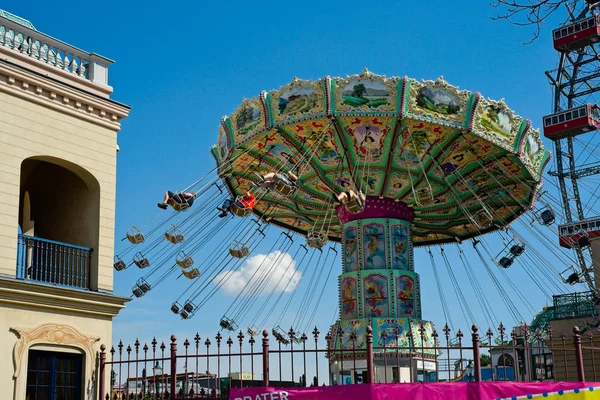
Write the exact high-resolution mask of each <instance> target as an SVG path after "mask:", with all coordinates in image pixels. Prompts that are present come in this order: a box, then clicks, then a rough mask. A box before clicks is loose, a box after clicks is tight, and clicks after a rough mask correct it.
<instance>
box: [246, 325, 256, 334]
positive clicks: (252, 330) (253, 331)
mask: <svg viewBox="0 0 600 400" xmlns="http://www.w3.org/2000/svg"><path fill="white" fill-rule="evenodd" d="M257 334H258V328H257V327H256V326H255V325H250V326H249V327H248V335H250V336H256V335H257Z"/></svg>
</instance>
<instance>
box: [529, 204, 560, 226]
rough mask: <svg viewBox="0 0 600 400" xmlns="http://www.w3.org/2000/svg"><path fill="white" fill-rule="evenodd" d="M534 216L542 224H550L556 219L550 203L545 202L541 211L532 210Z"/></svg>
mask: <svg viewBox="0 0 600 400" xmlns="http://www.w3.org/2000/svg"><path fill="white" fill-rule="evenodd" d="M534 215H535V218H536V219H537V220H538V222H539V223H540V224H542V225H546V226H548V225H552V224H553V223H554V221H555V219H556V214H555V213H554V209H553V208H552V206H550V204H548V203H546V204H545V206H544V208H543V209H542V211H539V212H534Z"/></svg>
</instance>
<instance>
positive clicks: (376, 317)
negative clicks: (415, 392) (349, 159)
mask: <svg viewBox="0 0 600 400" xmlns="http://www.w3.org/2000/svg"><path fill="white" fill-rule="evenodd" d="M337 215H338V218H339V220H340V223H341V224H342V226H343V236H342V264H343V266H342V274H341V275H340V277H339V302H340V303H339V306H340V321H339V322H338V323H337V324H336V325H334V327H333V332H332V336H333V337H334V338H335V339H334V340H335V344H333V343H332V346H335V349H336V352H335V355H334V357H332V358H331V362H332V364H333V365H332V371H334V372H333V373H332V380H333V381H335V382H336V383H341V382H340V380H343V381H344V383H349V382H352V383H357V382H358V381H360V379H363V375H362V374H363V372H364V371H363V369H362V367H363V366H360V367H359V366H357V367H356V370H355V371H354V370H353V369H354V366H353V365H352V366H351V365H350V364H349V363H348V361H345V362H344V361H342V358H346V357H339V355H340V353H341V352H346V351H348V350H352V348H353V341H354V349H355V351H359V352H360V351H364V349H365V338H366V328H367V326H371V328H372V329H373V346H374V347H375V349H374V352H375V353H379V355H378V356H377V357H376V358H375V373H376V381H379V382H383V381H384V379H385V378H386V377H387V381H388V382H393V381H396V382H410V381H414V380H415V379H416V373H417V370H418V371H420V372H421V373H427V372H429V371H432V370H433V371H435V354H433V352H432V351H431V347H433V345H434V343H433V337H432V331H433V327H432V324H431V323H430V322H427V321H423V320H422V319H421V298H420V290H419V275H418V274H417V273H415V272H414V264H413V247H412V240H411V224H412V222H413V220H414V218H415V213H414V210H413V209H412V208H411V207H409V206H407V205H406V204H405V203H402V202H396V201H394V200H392V199H387V198H384V199H380V198H378V197H367V199H366V201H365V207H364V209H363V210H362V211H360V212H358V213H351V212H349V211H348V210H347V208H346V207H345V206H343V205H340V206H338V208H337ZM386 352H389V353H390V354H389V355H387V356H384V355H383V354H381V353H386ZM397 353H401V354H403V357H402V360H401V362H397V357H396V355H397ZM409 354H410V355H411V356H412V357H415V358H416V359H413V358H409V359H407V358H406V356H408V355H409ZM341 355H347V354H344V353H342V354H341ZM364 355H365V354H364V353H363V356H364ZM386 357H388V358H390V360H388V362H384V360H383V359H384V358H386ZM338 358H339V359H338ZM426 360H432V361H433V362H431V361H426ZM411 363H412V364H413V365H412V366H411V365H410V364H411ZM398 367H400V368H398ZM411 372H412V374H411Z"/></svg>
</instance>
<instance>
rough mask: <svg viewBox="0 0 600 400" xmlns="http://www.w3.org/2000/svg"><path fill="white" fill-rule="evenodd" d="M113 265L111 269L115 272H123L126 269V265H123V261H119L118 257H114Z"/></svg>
mask: <svg viewBox="0 0 600 400" xmlns="http://www.w3.org/2000/svg"><path fill="white" fill-rule="evenodd" d="M114 260H115V263H114V264H113V267H114V269H115V270H117V271H123V270H124V269H125V268H127V265H125V262H124V261H123V260H121V259H120V258H119V256H115V259H114Z"/></svg>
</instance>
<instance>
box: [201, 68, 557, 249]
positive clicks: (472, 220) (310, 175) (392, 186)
mask: <svg viewBox="0 0 600 400" xmlns="http://www.w3.org/2000/svg"><path fill="white" fill-rule="evenodd" d="M211 152H212V154H213V156H214V157H215V159H216V161H217V165H218V170H219V175H220V176H221V178H222V179H223V181H224V182H225V184H226V186H227V188H228V189H229V191H230V194H231V195H232V197H237V196H241V195H244V194H246V193H247V192H252V193H253V194H255V195H256V196H257V199H258V200H259V201H257V204H256V207H255V209H254V213H255V214H257V215H259V216H261V217H262V218H263V219H264V220H266V221H268V222H269V223H273V224H275V225H278V226H280V227H283V228H285V229H291V230H293V231H296V232H299V233H301V234H304V235H306V234H308V232H312V231H315V230H321V231H323V232H326V234H327V235H328V236H329V239H330V240H334V241H340V240H341V236H342V225H341V222H340V221H339V219H338V217H337V215H336V212H335V205H336V202H335V201H334V200H333V197H334V194H339V193H342V192H347V191H349V190H352V191H355V192H359V191H362V192H363V193H364V194H365V195H366V196H369V199H371V198H373V197H376V198H380V199H383V198H387V199H392V200H394V201H397V202H403V203H406V204H407V205H408V206H409V207H412V208H413V209H414V211H415V219H414V222H413V237H412V239H413V244H414V245H415V246H424V245H431V244H438V243H446V242H455V241H462V240H465V239H469V238H473V237H476V236H478V235H481V234H483V233H486V232H490V231H493V230H496V229H500V228H503V227H505V226H506V225H507V224H509V223H510V222H512V221H513V220H515V219H516V218H517V217H518V216H519V215H521V214H522V213H524V212H525V211H527V210H528V209H529V208H531V207H532V205H533V203H534V201H535V199H536V197H537V193H538V191H539V189H540V187H541V175H542V171H543V168H544V166H545V165H546V163H547V162H548V160H549V157H550V155H549V153H548V152H547V151H546V150H545V149H544V148H543V145H542V142H541V140H540V135H539V132H538V130H535V129H532V128H531V123H530V121H528V120H525V119H523V118H521V117H519V116H517V115H515V113H514V112H513V111H512V110H510V109H509V108H508V107H507V106H506V104H505V103H504V101H503V100H500V101H494V100H489V99H485V98H483V97H482V96H481V95H480V94H479V93H472V92H469V91H466V90H459V89H458V88H457V87H454V86H451V85H449V84H448V83H446V82H445V81H444V80H443V78H439V79H437V80H435V81H422V82H418V81H416V80H414V79H411V78H407V77H403V78H398V77H390V78H386V77H385V76H382V75H376V74H373V73H371V72H369V71H367V70H365V71H363V72H362V73H361V74H359V75H353V76H348V77H346V78H330V77H326V78H323V79H319V80H316V81H311V80H300V79H296V78H295V79H294V80H292V82H291V83H289V84H288V85H285V86H283V87H282V88H281V89H279V90H273V91H270V92H266V91H265V92H262V93H261V94H260V95H259V96H258V97H256V98H252V99H245V100H243V102H242V104H241V105H240V106H239V108H238V109H237V110H236V111H235V112H234V113H233V114H231V115H229V116H226V117H223V118H222V120H221V126H220V128H219V138H218V143H217V144H216V145H215V146H214V147H213V148H212V150H211ZM288 171H291V172H293V173H294V174H295V175H297V176H298V178H299V179H298V182H297V188H295V189H294V190H293V191H292V192H290V193H287V194H285V195H283V194H282V193H280V192H278V191H274V190H263V189H261V188H259V187H257V186H256V184H257V183H259V182H260V179H261V176H263V175H264V174H267V173H269V172H278V173H281V174H285V173H287V172H288Z"/></svg>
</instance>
